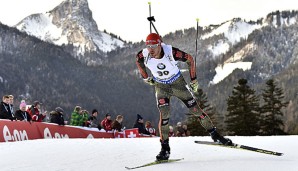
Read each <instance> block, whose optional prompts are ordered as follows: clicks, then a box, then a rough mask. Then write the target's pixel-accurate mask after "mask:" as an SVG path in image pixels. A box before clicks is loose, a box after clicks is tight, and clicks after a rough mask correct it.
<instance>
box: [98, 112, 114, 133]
mask: <svg viewBox="0 0 298 171" xmlns="http://www.w3.org/2000/svg"><path fill="white" fill-rule="evenodd" d="M101 126H102V128H103V129H105V130H106V131H112V120H111V115H110V114H109V113H107V114H106V118H105V119H104V120H102V121H101Z"/></svg>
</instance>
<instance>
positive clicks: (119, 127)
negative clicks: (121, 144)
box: [112, 115, 123, 132]
mask: <svg viewBox="0 0 298 171" xmlns="http://www.w3.org/2000/svg"><path fill="white" fill-rule="evenodd" d="M122 121H123V116H122V115H118V116H117V117H116V119H115V120H114V122H113V123H112V129H113V130H115V131H118V132H121V131H122Z"/></svg>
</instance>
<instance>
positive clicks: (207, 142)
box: [195, 141, 283, 156]
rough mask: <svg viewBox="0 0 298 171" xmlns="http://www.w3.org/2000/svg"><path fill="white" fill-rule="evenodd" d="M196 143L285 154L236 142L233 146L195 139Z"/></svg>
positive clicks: (277, 154) (279, 154)
mask: <svg viewBox="0 0 298 171" xmlns="http://www.w3.org/2000/svg"><path fill="white" fill-rule="evenodd" d="M195 143H197V144H205V145H213V146H220V147H228V148H234V149H242V150H248V151H253V152H258V153H263V154H269V155H274V156H282V155H283V153H279V152H274V151H269V150H264V149H260V148H255V147H250V146H246V145H241V144H235V143H233V145H232V146H229V145H223V144H220V143H217V142H210V141H195Z"/></svg>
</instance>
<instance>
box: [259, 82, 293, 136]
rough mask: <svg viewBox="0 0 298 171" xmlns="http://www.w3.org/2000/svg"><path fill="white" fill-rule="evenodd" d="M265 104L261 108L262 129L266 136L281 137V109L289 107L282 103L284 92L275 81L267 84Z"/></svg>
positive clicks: (264, 95)
mask: <svg viewBox="0 0 298 171" xmlns="http://www.w3.org/2000/svg"><path fill="white" fill-rule="evenodd" d="M262 96H263V100H264V104H263V105H262V108H261V116H262V122H261V129H262V134H264V135H281V134H285V132H284V131H283V129H282V128H283V126H284V124H283V119H282V117H283V113H282V111H281V109H282V108H283V107H286V106H287V105H288V102H282V101H283V99H284V95H283V90H282V89H281V88H278V87H277V85H276V83H275V82H274V80H273V79H270V80H268V81H267V82H266V89H263V93H262Z"/></svg>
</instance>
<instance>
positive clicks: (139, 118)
mask: <svg viewBox="0 0 298 171" xmlns="http://www.w3.org/2000/svg"><path fill="white" fill-rule="evenodd" d="M133 127H134V128H138V129H139V133H140V134H146V135H150V132H148V131H147V130H146V128H145V125H144V120H143V117H142V116H141V115H139V114H137V120H136V122H135V124H134V125H133Z"/></svg>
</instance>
